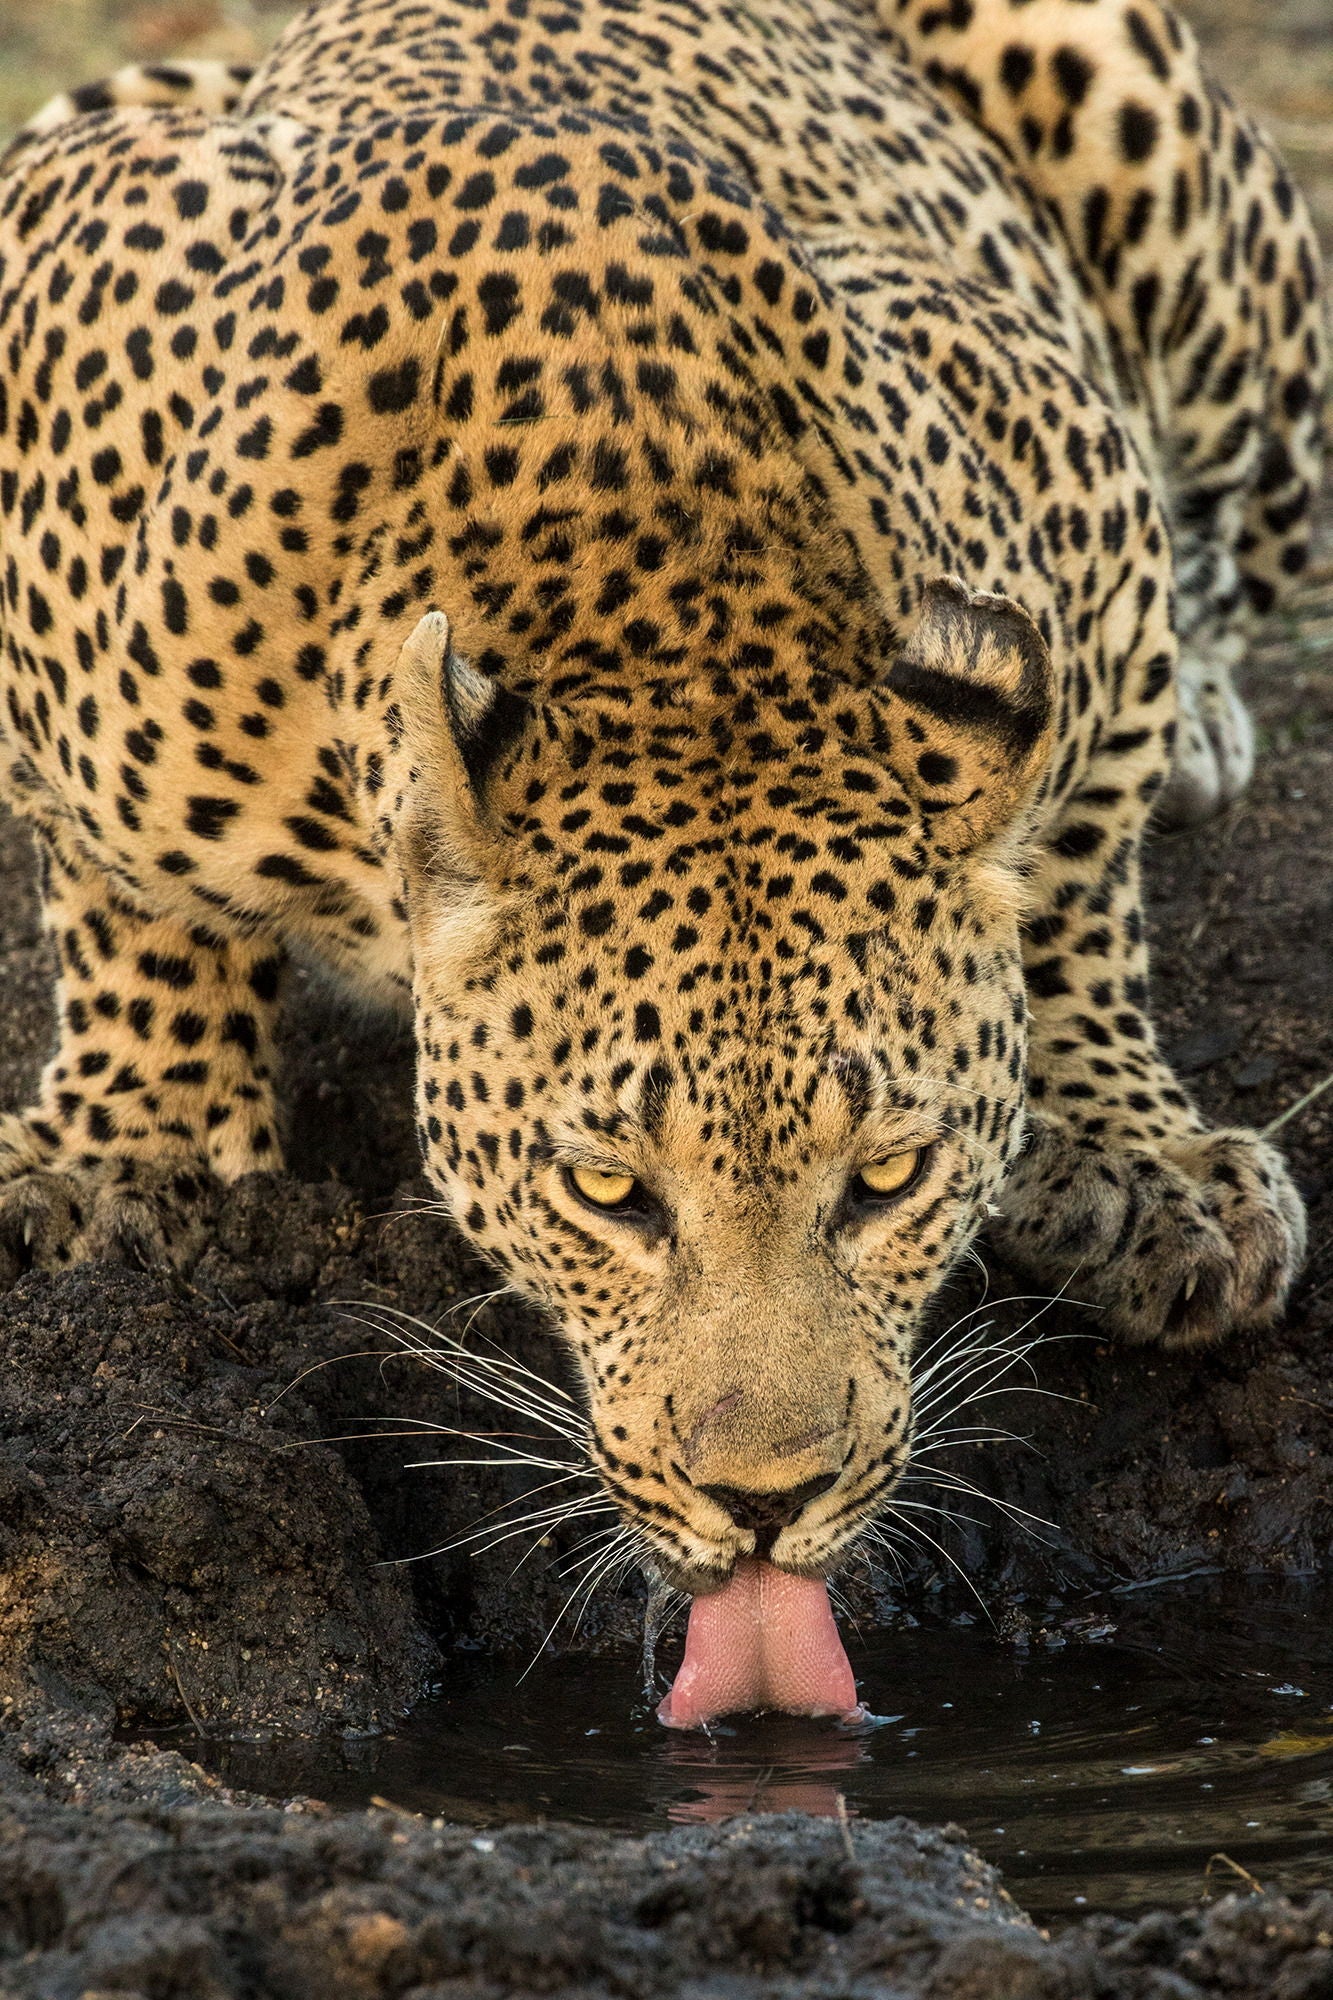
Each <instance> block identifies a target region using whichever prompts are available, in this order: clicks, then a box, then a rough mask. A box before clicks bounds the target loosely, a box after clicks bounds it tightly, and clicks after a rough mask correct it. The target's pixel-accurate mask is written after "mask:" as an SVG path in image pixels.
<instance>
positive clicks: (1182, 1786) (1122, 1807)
mask: <svg viewBox="0 0 1333 2000" xmlns="http://www.w3.org/2000/svg"><path fill="white" fill-rule="evenodd" d="M1080 1623H1081V1625H1082V1633H1083V1636H1080V1637H1078V1638H1071V1639H1070V1640H1068V1641H1067V1642H1066V1643H1063V1644H1059V1643H1057V1644H1056V1645H1054V1646H1050V1645H1036V1646H1033V1647H1032V1648H1031V1649H1030V1650H1029V1651H1027V1652H1026V1653H1022V1652H1018V1651H1015V1650H1014V1649H1013V1648H1012V1647H1011V1646H1009V1645H1007V1644H1005V1643H1003V1642H1002V1641H1000V1640H997V1639H996V1638H994V1637H993V1636H991V1635H989V1633H988V1632H987V1631H986V1630H985V1629H984V1628H980V1627H979V1628H974V1629H971V1630H959V1629H939V1628H935V1629H927V1628H924V1627H922V1628H918V1629H916V1630H912V1631H907V1632H894V1633H878V1634H874V1635H867V1636H863V1637H861V1638H859V1639H858V1636H857V1634H856V1633H855V1632H854V1631H848V1632H847V1633H846V1637H847V1641H848V1651H849V1653H850V1655H851V1658H852V1663H853V1665H854V1667H855V1669H856V1674H857V1681H858V1684H859V1686H860V1689H861V1692H862V1696H863V1698H864V1699H865V1700H866V1701H867V1702H868V1704H869V1705H870V1707H871V1708H873V1709H874V1710H875V1711H876V1712H877V1714H878V1715H879V1716H881V1717H882V1718H884V1719H883V1720H882V1721H881V1722H880V1723H879V1724H878V1726H877V1727H874V1728H871V1729H867V1730H863V1731H858V1732H843V1731H840V1730H838V1729H837V1728H835V1727H834V1726H832V1725H829V1724H822V1723H802V1722H799V1721H796V1720H793V1719H782V1718H778V1717H769V1718H756V1719H747V1720H741V1721H738V1722H733V1723H728V1724H726V1725H723V1726H719V1727H718V1728H717V1729H716V1731H715V1732H714V1734H713V1735H712V1738H711V1740H710V1739H709V1738H706V1737H704V1736H702V1735H697V1734H691V1735H682V1734H678V1733H676V1732H673V1731H671V1730H667V1729H663V1728H662V1727H661V1725H660V1724H659V1723H658V1722H657V1721H656V1720H655V1719H654V1717H653V1716H652V1713H651V1711H650V1710H649V1709H648V1707H647V1706H646V1704H645V1703H644V1702H643V1701H642V1700H641V1699H639V1700H636V1692H637V1689H638V1685H639V1679H640V1674H639V1663H638V1661H637V1660H635V1659H634V1658H632V1657H624V1658H616V1659H579V1658H576V1657H566V1658H550V1657H547V1658H544V1659H542V1660H540V1661H539V1662H538V1663H537V1665H536V1666H535V1667H534V1668H533V1669H532V1671H531V1672H530V1673H528V1675H527V1677H526V1678H525V1679H523V1680H522V1681H521V1682H520V1679H519V1677H520V1675H521V1674H522V1673H523V1669H524V1666H525V1665H526V1662H524V1661H516V1662H511V1661H505V1660H495V1659H490V1658H482V1657H479V1656H477V1655H460V1656H457V1657H455V1658H454V1659H453V1660H451V1662H450V1666H449V1674H448V1683H447V1690H446V1691H444V1692H442V1693H441V1694H439V1695H438V1696H437V1697H435V1698H434V1699H432V1700H430V1701H428V1702H425V1703H423V1705H422V1706H421V1707H420V1708H419V1709H418V1710H417V1711H416V1713H415V1714H414V1715H413V1716H412V1717H411V1719H410V1720H409V1721H408V1722H407V1723H405V1724H404V1725H403V1726H402V1727H401V1728H400V1729H397V1730H395V1731H394V1732H393V1733H391V1734H388V1735H384V1736H378V1737H374V1738H361V1739H357V1740H355V1741H349V1740H347V1739H338V1740H337V1741H323V1742H319V1741H312V1740H301V1741H296V1742H279V1741H264V1742H255V1741H235V1740H229V1741H218V1740H211V1741H207V1742H201V1741H198V1740H197V1739H191V1740H190V1741H189V1742H188V1743H186V1744H184V1745H182V1746H181V1747H184V1748H186V1749H187V1750H188V1751H189V1752H190V1754H192V1755H195V1756H197V1757H198V1758H199V1759H200V1761H201V1762H203V1763H206V1764H207V1765H208V1766H209V1767H210V1768H212V1769H213V1770H214V1771H217V1772H218V1773H219V1774H221V1775H223V1776H224V1777H225V1778H226V1779H227V1780H228V1781H229V1782H231V1783H233V1784H237V1785H243V1786H246V1787H249V1788H251V1789H253V1790H255V1791H260V1792H265V1793H268V1794H270V1795H272V1796H278V1797H281V1796H288V1795H290V1794H292V1793H298V1792H299V1793H307V1794H313V1795H314V1796H316V1797H318V1798H322V1799H325V1800H327V1801H328V1802H329V1803H330V1804H332V1805H336V1806H343V1807H355V1806H363V1805H365V1804H367V1803H368V1802H369V1801H370V1799H371V1798H372V1797H380V1798H386V1799H388V1800H390V1801H391V1802H392V1803H393V1804H394V1805H397V1806H401V1807H405V1808H407V1809H409V1810H411V1811H414V1812H420V1813H425V1814H428V1815H431V1816H439V1817H442V1818H445V1819H448V1820H454V1821H462V1822H464V1823H467V1824H471V1825H474V1826H476V1827H477V1828H478V1829H482V1830H484V1829H485V1828H486V1827H490V1826H500V1825H504V1824H507V1823H510V1822H514V1821H530V1820H535V1819H543V1818H546V1819H566V1820H575V1821H578V1822H580V1823H582V1824H583V1825H587V1826H599V1827H606V1828H611V1829H616V1830H620V1831H624V1832H631V1833H636V1832H644V1831H648V1830H651V1829H654V1828H661V1827H665V1826H667V1825H669V1824H671V1823H673V1822H674V1823H679V1822H685V1821H690V1820H704V1819H710V1820H711V1819H721V1818H724V1817H726V1816H727V1815H728V1814H731V1813H737V1812H745V1811H756V1810H758V1811H773V1812H778V1811H787V1810H791V1809H799V1810H802V1811H806V1812H811V1813H822V1814H833V1813H836V1812H837V1811H838V1810H839V1807H838V1799H839V1796H841V1797H842V1798H844V1799H845V1801H846V1810H847V1812H848V1814H849V1815H850V1816H851V1818H852V1822H853V1835H854V1826H855V1820H856V1818H857V1817H864V1818H869V1819H877V1818H885V1817H888V1816H889V1815H891V1814H894V1813H907V1814H910V1815H911V1816H912V1817H914V1818H916V1819H921V1820H925V1821H928V1822H931V1821H933V1822H943V1821H946V1820H953V1821H956V1822H957V1823H958V1824H959V1825H961V1826H963V1827H964V1828H966V1830H967V1832H968V1834H969V1836H970V1837H971V1839H972V1841H973V1843H974V1844H975V1845H976V1846H977V1847H978V1848H979V1849H980V1851H981V1853H982V1854H983V1855H985V1856H986V1858H987V1859H988V1860H991V1861H994V1862H996V1863H998V1864H999V1865H1000V1866H1001V1867H1002V1868H1003V1870H1004V1873H1005V1878H1006V1880H1007V1882H1008V1885H1009V1887H1010V1889H1011V1890H1012V1891H1013V1893H1014V1894H1015V1896H1016V1897H1017V1898H1018V1900H1019V1901H1020V1902H1021V1903H1022V1904H1023V1905H1024V1906H1025V1907H1026V1908H1028V1909H1030V1910H1032V1911H1033V1912H1034V1913H1036V1914H1039V1915H1047V1916H1058V1915H1069V1916H1072V1915H1076V1914H1079V1913H1080V1912H1082V1911H1084V1910H1094V1909H1096V1910H1121V1911H1124V1910H1132V1909H1135V1908H1138V1907H1142V1906H1146V1905H1155V1904H1171V1903H1184V1902H1189V1901H1192V1900H1194V1899H1196V1898H1198V1897H1200V1896H1203V1895H1206V1894H1208V1893H1210V1892H1212V1893H1221V1892H1222V1891H1223V1890H1224V1889H1230V1888H1236V1887H1238V1886H1240V1878H1239V1877H1238V1875H1237V1873H1236V1872H1235V1868H1233V1867H1231V1866H1228V1863H1227V1861H1225V1860H1217V1859H1214V1857H1216V1856H1218V1855H1219V1854H1221V1855H1225V1856H1227V1857H1229V1859H1230V1862H1231V1863H1234V1864H1238V1865H1239V1866H1240V1867H1241V1868H1243V1869H1246V1870H1248V1871H1249V1872H1250V1874H1251V1875H1253V1876H1254V1877H1255V1878H1256V1879H1257V1880H1258V1881H1259V1882H1261V1883H1262V1884H1263V1886H1264V1887H1265V1888H1271V1889H1285V1890H1289V1891H1290V1890H1300V1889H1309V1888H1313V1887H1316V1886H1320V1885H1327V1884H1328V1883H1329V1882H1330V1881H1331V1880H1333V1585H1330V1584H1328V1583H1317V1584H1316V1583H1306V1582H1283V1581H1277V1580H1273V1579H1267V1578H1240V1579H1237V1578H1229V1579H1224V1578H1221V1577H1205V1578H1196V1579H1194V1580H1192V1581H1187V1582H1181V1583H1176V1584H1165V1585H1158V1586H1154V1587H1150V1588H1146V1589H1139V1590H1131V1591H1127V1592H1124V1593H1121V1594H1115V1595H1112V1596H1110V1597H1107V1598H1104V1599H1099V1600H1098V1601H1097V1603H1096V1605H1095V1606H1094V1607H1093V1610H1092V1615H1091V1616H1090V1617H1089V1618H1087V1619H1085V1620H1081V1621H1080ZM1108 1628H1113V1629H1108ZM1089 1633H1091V1634H1093V1635H1096V1634H1098V1633H1101V1634H1102V1635H1103V1636H1100V1637H1093V1638H1091V1639H1090V1638H1089V1637H1088V1636H1087V1635H1088V1634H1089ZM666 1650H668V1651H669V1652H670V1658H669V1660H668V1661H667V1664H668V1666H669V1667H670V1666H674V1663H675V1659H676V1658H677V1657H678V1649H666ZM158 1740H159V1741H161V1740H162V1738H161V1736H159V1737H158ZM483 1837H484V1835H483ZM1210 1861H1211V1863H1212V1867H1211V1872H1210V1867H1209V1864H1210Z"/></svg>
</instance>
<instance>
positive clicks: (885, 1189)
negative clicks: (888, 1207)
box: [852, 1146, 926, 1201]
mask: <svg viewBox="0 0 1333 2000" xmlns="http://www.w3.org/2000/svg"><path fill="white" fill-rule="evenodd" d="M925 1157H926V1148H925V1147H924V1146H913V1147H912V1149H911V1151H910V1152H906V1153H890V1154H889V1156H888V1158H887V1159H883V1160H870V1161H868V1162H867V1163H866V1165H865V1166H864V1167H862V1169H861V1171H860V1173H859V1174H857V1176H856V1178H855V1180H854V1181H853V1182H852V1189H853V1192H854V1193H855V1194H858V1195H860V1196H861V1198H862V1199H863V1200H865V1201H885V1200H887V1199H888V1198H889V1197H890V1196H892V1195H897V1194H906V1192H907V1190H908V1188H909V1187H911V1185H912V1182H913V1181H914V1180H915V1179H916V1177H917V1175H918V1174H919V1173H920V1172H921V1168H922V1164H923V1162H924V1160H925Z"/></svg>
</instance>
